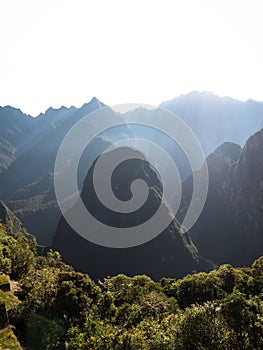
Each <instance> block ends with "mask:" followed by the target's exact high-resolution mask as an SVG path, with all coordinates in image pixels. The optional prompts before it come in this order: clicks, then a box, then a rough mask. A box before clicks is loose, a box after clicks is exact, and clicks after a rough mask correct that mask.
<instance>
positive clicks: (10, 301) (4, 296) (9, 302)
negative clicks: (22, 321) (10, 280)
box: [0, 290, 21, 311]
mask: <svg viewBox="0 0 263 350" xmlns="http://www.w3.org/2000/svg"><path fill="white" fill-rule="evenodd" d="M1 303H4V304H5V307H6V309H7V310H8V311H9V310H11V309H13V308H15V307H16V306H17V305H19V304H20V303H21V302H20V301H19V299H18V298H17V297H16V296H15V295H14V294H12V293H11V292H3V291H1V290H0V304H1Z"/></svg>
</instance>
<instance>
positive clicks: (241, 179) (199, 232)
mask: <svg viewBox="0 0 263 350" xmlns="http://www.w3.org/2000/svg"><path fill="white" fill-rule="evenodd" d="M262 149H263V130H261V131H260V132H257V133H256V134H255V135H253V136H252V137H250V138H249V140H248V141H247V143H246V144H245V146H244V148H243V149H241V148H240V147H239V146H238V145H235V144H231V143H225V144H223V145H222V146H221V147H219V148H218V149H217V150H216V151H215V152H214V153H213V154H211V155H210V156H209V157H208V159H207V164H208V169H209V191H208V197H207V201H206V204H205V207H204V211H203V212H202V215H201V216H200V218H199V220H198V222H197V223H196V225H195V226H194V227H193V228H192V230H191V232H190V234H191V237H192V239H193V241H194V242H195V244H196V245H197V246H198V248H199V251H200V253H201V254H203V255H205V256H206V257H208V258H210V259H212V260H213V261H215V262H216V263H226V262H229V263H232V264H234V265H241V266H242V265H249V264H250V263H251V262H252V261H253V260H255V259H256V258H258V257H259V256H260V255H262V253H263V154H262ZM184 189H185V191H186V193H190V191H191V179H188V180H187V181H186V182H185V183H184ZM185 200H186V202H187V201H188V197H187V196H186V198H185Z"/></svg>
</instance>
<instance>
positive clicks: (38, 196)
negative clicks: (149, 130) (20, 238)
mask: <svg viewBox="0 0 263 350" xmlns="http://www.w3.org/2000/svg"><path fill="white" fill-rule="evenodd" d="M104 106H105V105H104V104H102V103H101V102H99V101H98V100H97V99H96V98H93V99H92V100H91V101H90V102H89V103H86V104H84V105H83V106H82V107H81V108H79V109H77V108H75V107H70V108H66V107H61V108H59V109H53V108H49V109H48V110H47V111H46V113H45V114H44V115H43V114H40V115H39V116H38V117H37V118H31V117H30V118H31V119H32V120H33V123H31V124H30V129H29V128H28V129H26V128H25V130H24V129H23V130H24V134H23V137H22V136H21V140H20V142H17V151H16V157H15V159H14V161H13V162H12V164H10V165H9V167H8V168H7V169H6V170H5V171H4V172H3V173H2V174H0V183H1V187H0V193H1V197H2V198H3V199H4V200H5V202H6V203H7V204H8V205H9V206H10V208H11V209H12V210H14V212H15V214H16V215H17V216H18V217H19V218H20V219H21V220H23V222H24V223H25V225H26V226H27V228H28V229H29V230H30V231H32V232H34V233H35V234H36V236H37V238H38V240H39V242H40V243H42V244H49V243H50V242H51V240H52V237H53V235H54V233H55V228H56V225H57V222H58V219H59V215H60V214H59V209H58V206H57V202H56V198H55V192H54V185H53V172H54V166H55V160H56V156H57V152H58V149H59V146H60V144H61V142H62V140H63V139H64V137H65V135H66V134H67V132H68V131H69V130H70V129H71V127H72V126H73V125H75V124H76V123H77V122H78V121H79V120H81V119H82V118H83V117H85V116H86V115H87V114H89V113H92V112H93V111H95V110H97V109H98V108H101V107H104ZM8 111H9V109H8ZM17 113H19V112H17ZM17 113H15V111H13V114H14V115H15V116H16V115H17ZM20 117H21V118H24V116H23V115H21V116H20ZM6 118H7V117H6ZM17 118H18V116H17ZM31 119H29V120H31ZM13 123H14V125H16V121H14V122H13ZM11 124H12V123H11ZM20 124H21V121H20ZM20 124H19V123H18V125H20ZM21 128H22V127H21ZM108 145H109V142H108V141H106V140H104V139H103V138H102V137H98V138H97V140H95V141H94V142H93V144H92V146H93V147H92V151H91V152H90V150H89V154H88V156H87V155H85V154H84V155H83V157H82V158H83V161H82V163H81V164H80V171H79V173H80V176H79V182H80V183H81V184H82V182H83V179H84V178H85V176H86V173H87V169H88V167H89V163H91V162H92V161H93V159H94V158H95V157H96V156H97V155H98V154H99V153H101V152H102V151H103V149H104V148H105V147H106V146H108ZM86 153H87V152H86ZM88 158H90V159H88ZM84 163H85V165H86V166H85V165H84Z"/></svg>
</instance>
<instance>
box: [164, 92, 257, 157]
mask: <svg viewBox="0 0 263 350" xmlns="http://www.w3.org/2000/svg"><path fill="white" fill-rule="evenodd" d="M160 106H161V107H163V108H166V109H168V110H170V111H172V112H174V113H176V114H177V115H178V116H179V117H181V118H182V119H183V120H184V121H185V122H186V123H187V124H188V125H189V126H190V127H191V128H192V130H193V131H194V133H195V135H196V136H197V138H198V140H199V142H200V143H201V145H202V147H203V149H204V151H205V153H206V155H208V154H210V153H211V152H213V151H214V150H215V149H216V148H217V147H219V146H220V145H221V144H222V143H224V142H226V141H229V142H233V143H237V144H239V145H241V146H243V145H244V144H245V142H246V140H247V139H248V137H249V136H251V135H252V134H254V133H255V132H256V131H258V130H260V129H261V128H262V127H263V103H262V102H257V101H253V100H248V101H246V102H241V101H238V100H235V99H233V98H230V97H219V96H216V95H214V94H213V93H211V92H198V91H193V92H191V93H189V94H187V95H181V96H179V97H176V98H175V99H173V100H170V101H166V102H163V103H161V105H160Z"/></svg>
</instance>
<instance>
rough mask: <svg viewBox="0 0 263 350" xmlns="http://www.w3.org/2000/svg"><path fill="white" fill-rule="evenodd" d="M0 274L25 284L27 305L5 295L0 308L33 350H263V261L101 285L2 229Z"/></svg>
mask: <svg viewBox="0 0 263 350" xmlns="http://www.w3.org/2000/svg"><path fill="white" fill-rule="evenodd" d="M0 268H1V274H0V284H1V283H4V284H5V283H6V282H7V281H9V276H11V277H12V278H18V279H19V280H20V283H21V285H22V293H20V294H19V299H20V300H19V299H18V298H17V297H16V296H14V295H13V294H12V291H6V292H5V291H0V302H4V303H5V305H6V308H7V311H8V316H9V320H10V322H11V323H12V324H13V325H14V326H15V327H16V328H17V330H18V334H20V336H21V339H22V340H23V341H24V342H25V346H26V348H27V349H29V350H34V349H38V350H41V349H45V350H48V349H57V350H59V349H61V350H62V349H67V350H81V349H83V350H84V349H85V350H90V349H92V350H105V349H107V350H139V349H144V350H175V349H176V350H188V349H189V350H192V349H196V350H206V349H207V350H210V349H217V350H236V349H238V350H239V349H242V350H250V349H251V350H252V349H253V350H261V349H262V348H263V294H262V290H263V258H259V259H258V260H256V261H255V262H254V264H253V265H252V267H251V268H233V267H232V266H230V265H223V266H221V267H220V268H219V269H218V270H214V271H211V272H209V273H204V272H202V273H198V274H193V275H188V276H186V277H184V278H182V279H180V280H175V279H172V278H163V279H162V280H161V281H160V282H159V283H158V282H154V281H153V280H152V279H151V278H149V277H148V276H145V275H142V276H135V277H128V276H125V275H123V274H121V275H118V276H114V277H112V278H106V279H105V280H104V281H103V282H99V285H98V284H96V283H95V282H94V281H92V280H91V279H90V278H89V276H87V275H85V274H82V273H78V272H75V271H74V270H73V269H72V268H71V267H70V266H68V265H66V264H65V263H64V262H63V261H62V259H61V256H60V254H59V253H58V252H53V251H49V252H48V253H47V254H46V256H36V254H35V246H34V243H33V242H32V241H31V240H29V239H28V238H26V237H24V236H22V235H12V236H11V235H8V234H6V233H5V230H4V229H3V227H1V226H0ZM1 332H2V331H1ZM2 334H4V333H2ZM8 334H9V335H8V337H9V338H10V339H11V342H13V344H18V343H17V342H16V343H15V341H16V339H15V338H14V335H13V333H12V332H11V333H8ZM0 341H1V334H0ZM0 344H1V343H0ZM5 346H6V347H5V348H10V349H20V348H19V347H13V348H12V346H13V345H12V344H11V345H8V346H7V345H5ZM14 346H19V345H14ZM0 349H1V346H0Z"/></svg>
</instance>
